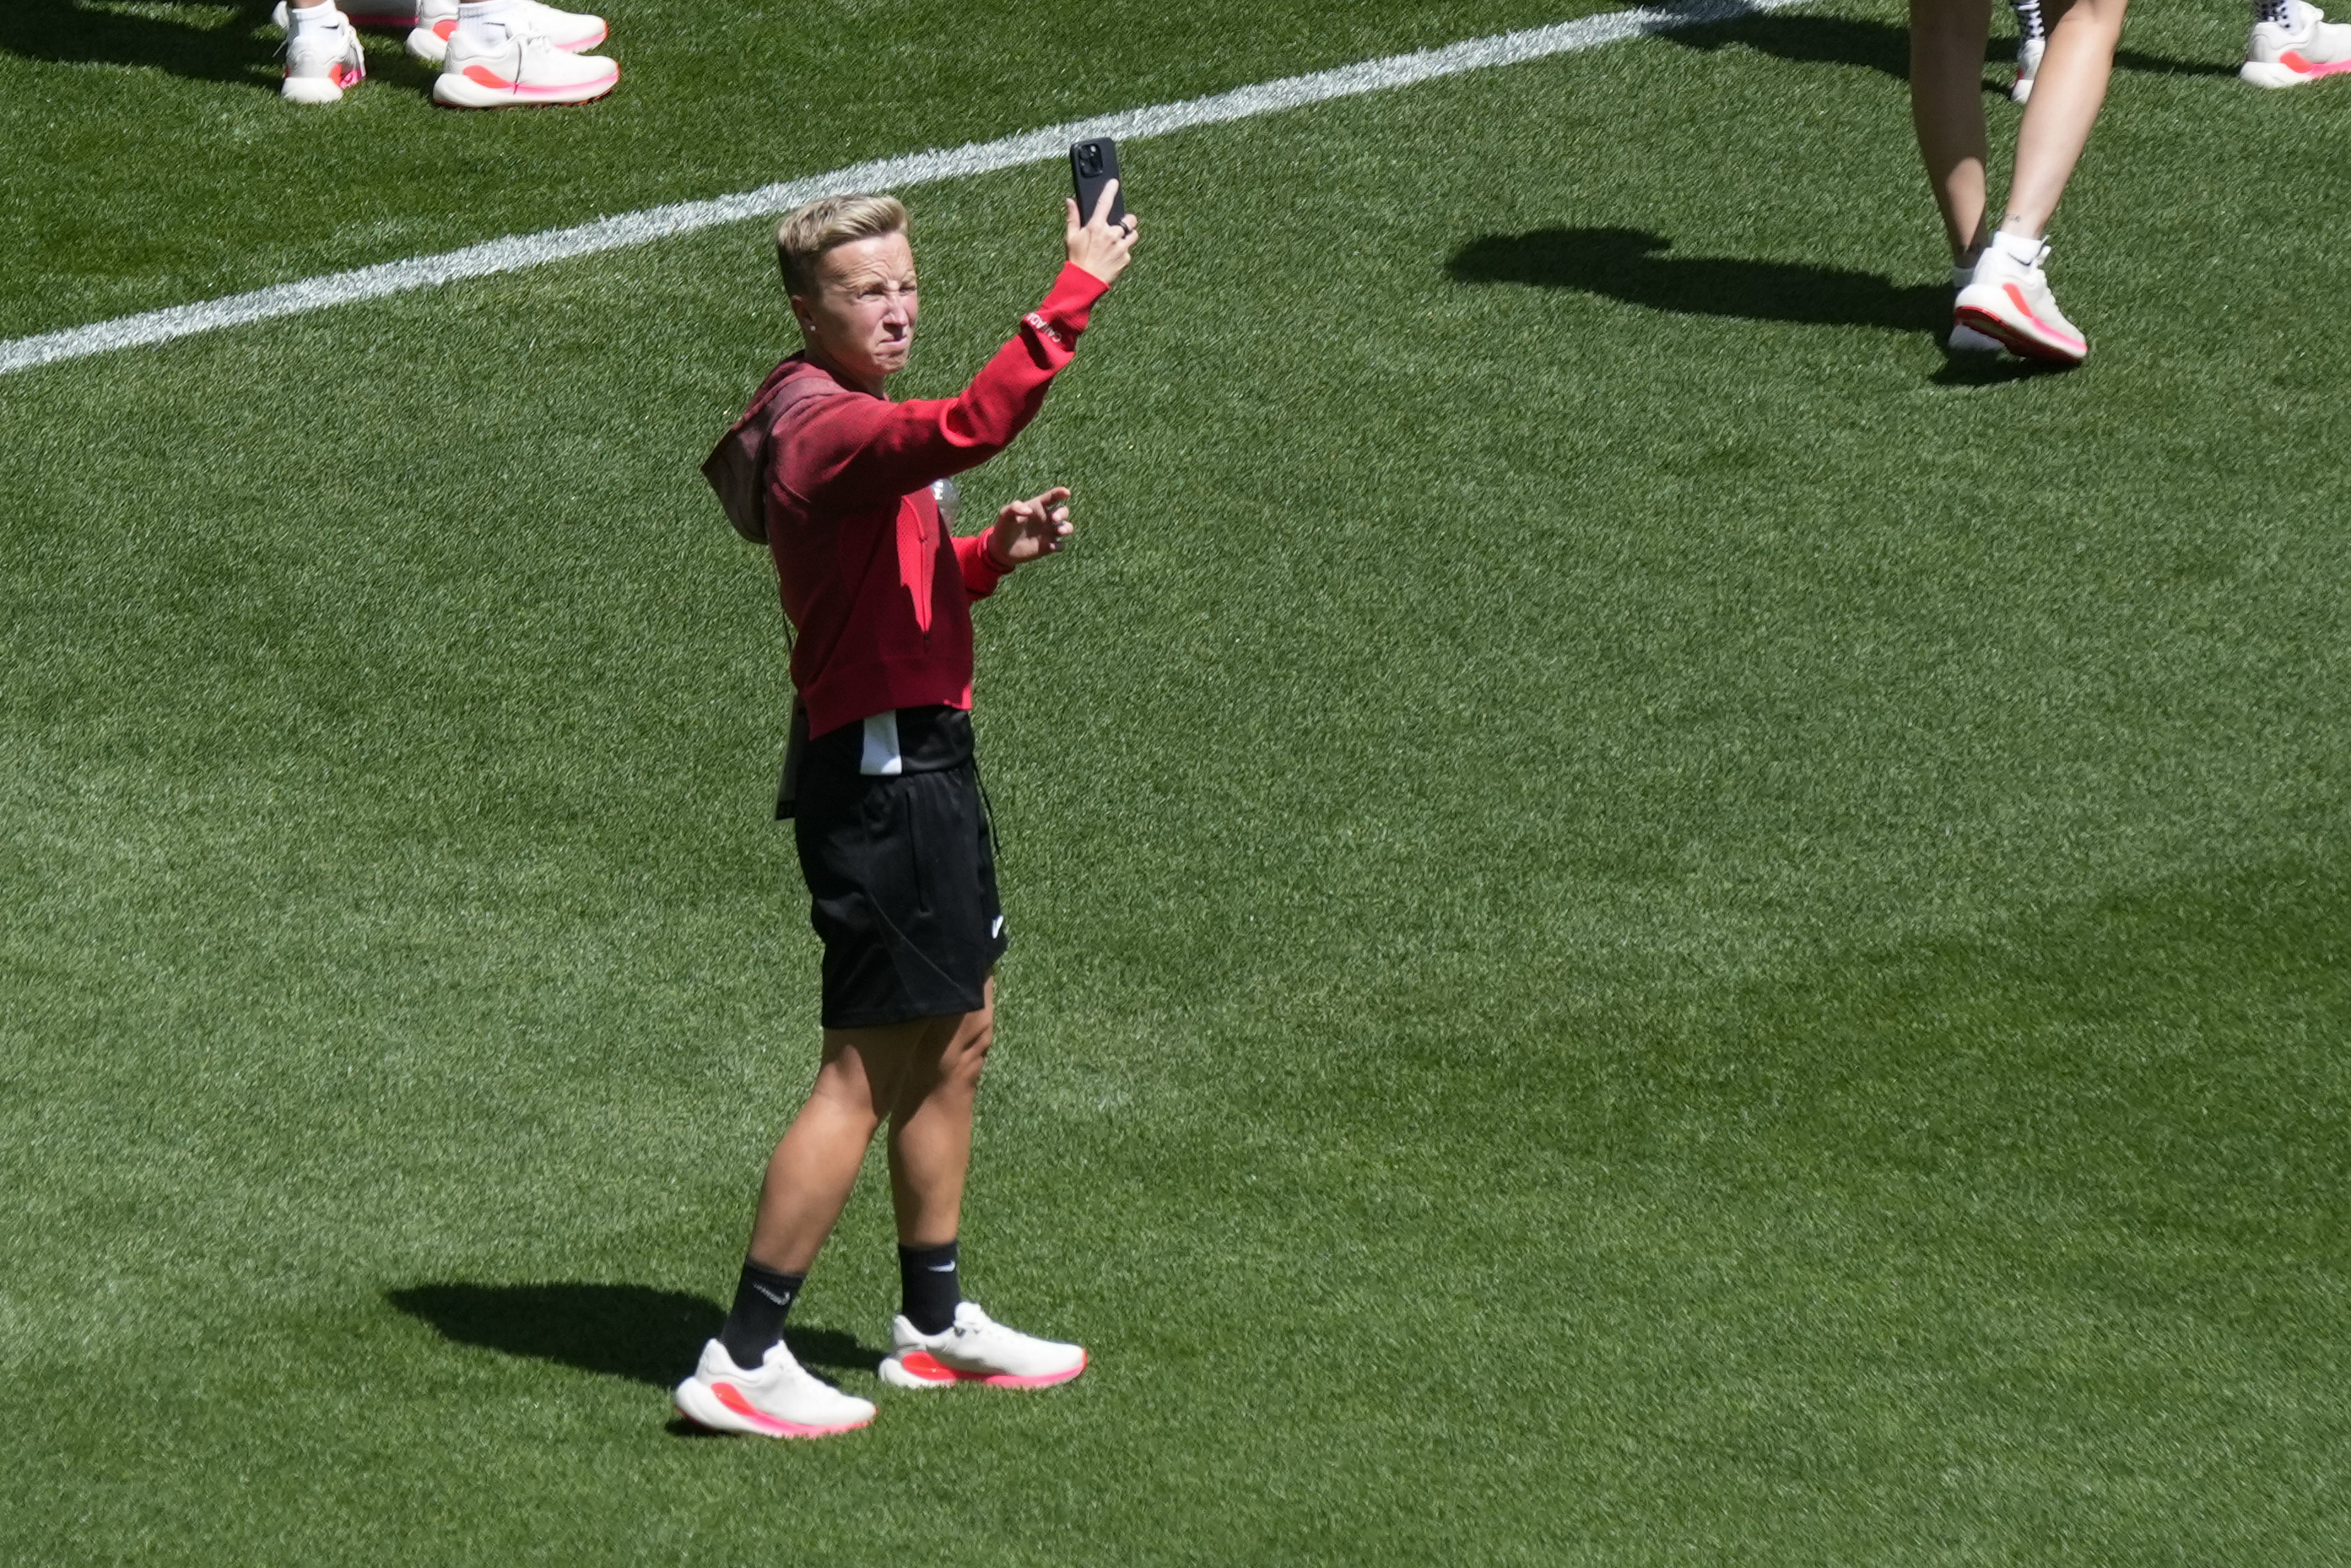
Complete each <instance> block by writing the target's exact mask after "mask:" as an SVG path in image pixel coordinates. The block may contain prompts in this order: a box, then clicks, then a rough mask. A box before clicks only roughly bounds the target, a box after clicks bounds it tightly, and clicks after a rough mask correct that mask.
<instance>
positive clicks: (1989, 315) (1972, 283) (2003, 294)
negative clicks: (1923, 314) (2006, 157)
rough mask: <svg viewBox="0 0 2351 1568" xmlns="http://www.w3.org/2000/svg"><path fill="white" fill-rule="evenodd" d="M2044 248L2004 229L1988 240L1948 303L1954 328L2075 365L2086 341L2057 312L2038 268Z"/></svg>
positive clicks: (2086, 353) (2028, 355)
mask: <svg viewBox="0 0 2351 1568" xmlns="http://www.w3.org/2000/svg"><path fill="white" fill-rule="evenodd" d="M2048 256H2049V247H2048V246H2045V245H2043V244H2042V243H2041V242H2040V241H2039V240H2037V239H2025V238H2022V237H2021V236H2019V235H2011V234H2010V233H2008V232H2007V231H2006V230H2005V229H2003V230H2001V232H2000V233H1998V234H1995V235H1992V236H1991V244H1990V245H1988V246H1985V247H1984V253H1983V257H1982V259H1981V260H1980V261H1978V262H1977V263H1976V270H1975V276H1974V277H1971V278H1970V279H1969V280H1968V286H1967V287H1965V288H1962V289H1960V290H1959V298H1958V299H1957V300H1956V301H1954V302H1953V306H1952V310H1951V316H1952V324H1953V325H1954V327H1969V328H1972V329H1975V330H1976V331H1979V332H1981V333H1982V334H1984V335H1985V336H1986V337H1988V338H1997V339H1999V340H2000V341H2001V345H2002V346H2003V347H2005V348H2006V349H2007V350H2008V351H2009V352H2010V353H2011V354H2017V355H2021V356H2022V357H2023V358H2025V359H2028V360H2040V361H2044V362H2046V363H2049V364H2053V365H2078V364H2080V363H2081V362H2082V361H2084V360H2086V359H2088V358H2089V357H2090V340H2088V339H2087V338H2085V337H2083V336H2082V334H2081V333H2080V332H2079V331H2077V330H2075V329H2074V323H2072V322H2071V321H2068V320H2066V319H2065V318H2064V316H2063V315H2062V314H2061V313H2059V311H2058V309H2057V297H2056V296H2055V295H2053V294H2052V293H2050V291H2049V278H2048V276H2047V275H2046V274H2045V273H2043V271H2042V270H2041V264H2042V262H2043V261H2044V260H2046V259H2047V257H2048Z"/></svg>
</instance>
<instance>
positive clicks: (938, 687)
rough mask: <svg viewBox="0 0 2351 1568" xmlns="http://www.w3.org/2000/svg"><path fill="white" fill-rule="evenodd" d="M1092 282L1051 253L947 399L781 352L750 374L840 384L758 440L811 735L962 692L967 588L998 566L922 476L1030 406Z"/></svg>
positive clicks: (977, 593) (1085, 312) (985, 586)
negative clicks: (1052, 262) (883, 393)
mask: <svg viewBox="0 0 2351 1568" xmlns="http://www.w3.org/2000/svg"><path fill="white" fill-rule="evenodd" d="M1107 287H1109V285H1108V284H1105V283H1103V282H1102V280H1101V279H1100V278H1097V277H1094V276H1093V275H1092V273H1090V272H1087V271H1086V270H1084V269H1083V268H1082V267H1075V266H1068V267H1062V269H1061V277H1059V278H1057V279H1055V280H1054V283H1053V287H1052V291H1051V292H1050V293H1049V294H1047V295H1046V296H1045V300H1044V303H1043V304H1041V305H1040V306H1039V307H1038V308H1036V309H1034V310H1032V311H1030V312H1029V314H1028V315H1027V316H1026V317H1024V318H1023V319H1021V323H1020V330H1019V334H1018V335H1017V336H1015V337H1014V338H1013V339H1012V340H1011V341H1009V342H1008V343H1006V344H1005V345H1004V347H1002V348H1001V349H998V350H997V351H996V357H995V358H994V359H992V360H990V361H988V362H987V368H986V369H984V370H982V371H980V372H979V374H978V375H977V376H976V377H974V378H973V380H972V383H971V385H969V386H967V387H966V388H965V389H964V390H963V393H962V395H961V396H959V397H956V398H943V399H933V400H927V401H917V402H896V403H893V402H890V401H889V400H888V399H886V398H880V397H875V396H874V395H873V394H872V393H871V392H863V391H861V390H860V389H858V388H855V387H852V386H849V385H847V384H846V383H844V382H841V379H840V378H839V377H838V376H833V375H832V374H831V371H827V370H826V369H825V368H824V367H822V366H820V365H817V364H813V363H811V362H810V361H808V360H806V359H805V358H803V357H801V356H799V355H797V354H795V355H794V356H792V358H790V359H789V360H786V361H784V362H783V363H782V364H781V365H778V367H777V368H776V371H775V372H774V373H773V374H772V375H770V376H769V377H768V382H767V384H766V385H764V386H762V387H761V388H760V395H761V396H762V397H765V396H767V395H768V393H769V392H771V391H773V390H774V389H776V388H777V387H778V386H779V385H780V384H781V382H782V381H783V380H784V379H785V378H787V377H791V376H826V377H828V378H830V379H831V380H832V381H833V382H836V383H837V384H838V385H839V386H840V390H839V391H837V392H828V393H827V394H826V395H823V396H820V397H808V398H803V399H801V400H800V401H799V402H796V403H794V404H793V406H792V407H790V408H789V409H788V410H786V411H785V413H783V415H782V416H781V417H780V418H778V420H777V422H776V424H775V427H774V435H773V439H772V441H771V443H770V444H769V446H768V454H769V456H768V550H769V552H770V553H771V554H773V556H774V557H775V561H776V578H777V581H778V586H779V587H780V588H781V590H782V592H783V600H784V613H785V614H786V615H787V616H789V618H790V620H791V622H792V624H793V626H795V627H796V628H798V629H799V636H798V639H797V641H796V642H795V643H794V645H793V649H792V685H795V686H797V687H798V688H799V694H800V700H801V701H802V702H803V703H805V704H806V705H807V706H808V711H809V733H810V735H811V736H817V735H822V734H824V733H825V732H826V731H828V730H831V729H837V728H839V727H841V726H842V725H844V724H852V723H854V722H856V721H857V720H859V719H862V718H864V717H865V716H868V715H869V714H877V713H880V712H882V711H883V709H885V708H901V707H922V706H928V705H930V704H934V703H939V704H945V705H946V706H951V707H959V708H969V707H970V706H971V601H973V600H975V599H985V598H987V596H988V595H989V594H991V593H993V592H995V591H996V585H997V583H998V582H999V581H1001V580H1003V577H1004V569H1002V568H999V567H998V565H997V564H996V562H995V561H994V560H993V559H991V558H990V557H989V555H988V553H987V535H986V534H985V533H981V534H975V535H970V536H967V537H965V538H955V537H953V536H951V535H950V534H948V533H947V531H946V528H945V527H944V526H942V524H941V522H940V519H939V509H938V504H937V503H936V502H935V500H934V499H933V498H932V497H931V481H933V480H934V479H944V478H946V476H949V475H951V474H960V473H962V472H963V471H964V470H965V469H967V468H974V467H977V466H978V465H980V464H982V463H985V462H987V460H988V459H989V458H991V457H993V456H995V455H997V454H998V453H999V452H1001V451H1003V450H1004V449H1005V448H1006V447H1007V446H1008V445H1010V444H1012V438H1013V437H1014V436H1016V435H1018V434H1020V432H1021V431H1022V430H1023V429H1024V428H1025V427H1026V426H1027V425H1028V423H1029V421H1030V420H1032V419H1034V418H1036V417H1037V411H1038V410H1039V409H1040V408H1041V407H1043V406H1044V402H1045V389H1046V388H1047V387H1048V386H1049V385H1050V384H1051V382H1052V380H1053V376H1054V373H1055V372H1056V371H1059V370H1060V369H1061V367H1062V366H1063V365H1066V364H1068V363H1069V362H1070V360H1071V355H1072V354H1073V352H1074V351H1075V350H1076V347H1077V341H1078V334H1079V333H1081V332H1082V331H1084V330H1085V328H1086V319H1087V317H1088V316H1089V314H1091V312H1092V308H1093V303H1094V301H1095V300H1097V299H1099V298H1102V291H1103V290H1104V289H1106V288H1107Z"/></svg>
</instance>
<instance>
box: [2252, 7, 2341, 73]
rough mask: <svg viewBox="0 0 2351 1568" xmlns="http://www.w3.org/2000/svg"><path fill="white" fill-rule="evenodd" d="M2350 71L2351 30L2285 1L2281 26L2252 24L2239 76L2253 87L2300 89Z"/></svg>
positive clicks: (2315, 11)
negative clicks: (2251, 33) (2307, 83)
mask: <svg viewBox="0 0 2351 1568" xmlns="http://www.w3.org/2000/svg"><path fill="white" fill-rule="evenodd" d="M2344 71H2351V26H2344V25H2343V24H2342V23H2340V22H2330V21H2328V20H2327V19H2326V13H2325V12H2324V11H2322V10H2320V9H2319V8H2318V7H2317V6H2315V5H2308V4H2306V3H2305V0H2286V6H2285V25H2284V26H2279V25H2278V24H2277V23H2275V22H2256V23H2254V24H2253V37H2252V41H2251V42H2250V43H2248V44H2247V45H2246V46H2245V63H2244V64H2243V65H2241V66H2239V67H2238V68H2237V75H2238V76H2239V77H2241V78H2243V79H2244V80H2246V81H2249V82H2251V83H2252V84H2253V85H2254V86H2255V87H2300V86H2301V85H2302V84H2303V83H2304V82H2312V81H2316V80H2317V79H2318V78H2320V77H2331V76H2336V75H2340V74H2341V73H2342V72H2344Z"/></svg>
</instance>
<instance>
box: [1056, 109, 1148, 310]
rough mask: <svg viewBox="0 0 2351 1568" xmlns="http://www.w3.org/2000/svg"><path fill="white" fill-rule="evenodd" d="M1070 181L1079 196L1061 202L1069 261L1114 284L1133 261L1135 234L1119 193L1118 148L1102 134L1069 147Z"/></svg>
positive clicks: (1133, 226)
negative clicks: (1097, 137)
mask: <svg viewBox="0 0 2351 1568" xmlns="http://www.w3.org/2000/svg"><path fill="white" fill-rule="evenodd" d="M1070 177H1071V182H1072V183H1074V184H1075V186H1076V187H1077V196H1076V197H1074V198H1073V199H1071V201H1069V202H1067V203H1064V204H1063V205H1064V206H1065V207H1066V208H1067V209H1068V214H1069V221H1068V225H1067V233H1066V235H1064V237H1065V239H1066V240H1067V242H1068V245H1069V253H1070V260H1071V263H1072V264H1073V265H1075V266H1078V267H1083V268H1084V269H1085V270H1086V271H1088V272H1091V273H1092V274H1093V275H1094V276H1095V277H1099V278H1101V279H1102V281H1103V282H1104V283H1115V282H1117V281H1118V275H1119V274H1120V273H1122V272H1124V271H1125V270H1126V264H1127V262H1128V261H1129V260H1130V259H1131V258H1132V254H1133V252H1134V238H1135V232H1136V224H1135V221H1134V214H1133V213H1130V212H1128V211H1127V210H1126V204H1125V202H1124V201H1123V200H1122V199H1121V197H1120V194H1119V180H1118V144H1117V143H1116V142H1114V141H1111V139H1110V138H1108V137H1106V136H1105V137H1102V138H1099V139H1097V140H1095V141H1081V142H1078V143H1076V144H1075V145H1073V146H1072V147H1071V149H1070ZM1081 203H1082V204H1083V205H1082V206H1081Z"/></svg>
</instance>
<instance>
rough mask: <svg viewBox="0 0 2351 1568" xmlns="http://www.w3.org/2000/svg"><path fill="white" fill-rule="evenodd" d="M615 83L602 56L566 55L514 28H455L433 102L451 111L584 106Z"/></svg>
mask: <svg viewBox="0 0 2351 1568" xmlns="http://www.w3.org/2000/svg"><path fill="white" fill-rule="evenodd" d="M620 81H621V68H620V67H619V66H618V65H616V64H614V63H613V62H612V61H611V60H608V59H606V58H605V57H603V56H601V55H575V54H570V53H569V52H567V51H565V50H563V49H561V48H559V47H556V46H555V45H554V44H552V43H550V42H549V41H548V40H547V39H546V38H544V37H540V36H539V35H538V34H537V33H532V32H527V31H522V30H519V29H511V28H499V27H484V28H480V29H478V30H477V29H475V28H473V27H467V26H460V27H459V28H458V29H457V30H456V31H455V32H454V33H452V34H450V35H449V47H448V52H447V53H446V54H444V55H443V56H442V57H441V74H440V76H439V77H437V78H434V83H433V101H434V102H435V103H445V104H447V105H449V106H450V107H451V108H453V109H506V108H509V107H511V106H513V105H516V104H528V103H586V102H588V101H589V100H590V99H598V98H601V97H603V96H604V95H605V94H606V93H608V92H610V91H611V90H612V89H614V88H615V87H617V86H619V85H620Z"/></svg>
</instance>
